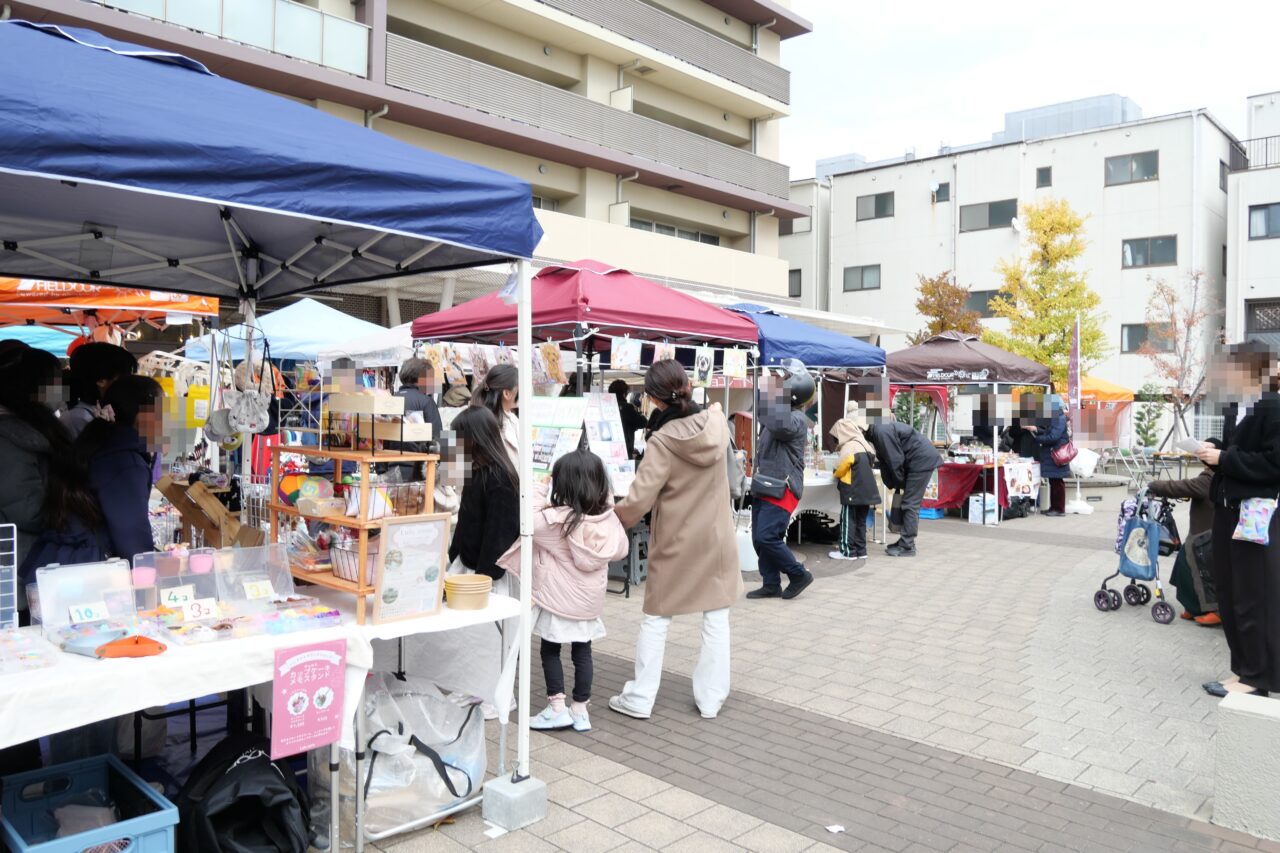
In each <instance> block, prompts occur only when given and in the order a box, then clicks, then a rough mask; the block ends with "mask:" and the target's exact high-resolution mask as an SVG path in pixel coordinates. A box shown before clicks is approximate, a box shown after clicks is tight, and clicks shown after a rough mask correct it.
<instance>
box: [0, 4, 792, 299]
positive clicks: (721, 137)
mask: <svg viewBox="0 0 1280 853" xmlns="http://www.w3.org/2000/svg"><path fill="white" fill-rule="evenodd" d="M5 8H6V9H7V10H9V11H10V13H11V14H12V16H13V17H18V18H26V19H29V20H34V21H42V22H48V23H57V24H65V25H73V26H82V27H88V28H91V29H94V30H97V31H99V32H102V33H104V34H106V35H109V36H112V37H115V38H119V39H123V40H127V41H132V42H137V43H142V44H146V45H151V46H155V47H160V48H164V49H169V50H174V51H177V52H180V53H183V54H186V55H189V56H192V57H194V58H196V59H198V60H200V61H201V62H203V63H205V64H206V65H207V66H208V67H209V68H210V70H212V71H213V72H214V73H216V74H220V75H222V76H225V77H228V78H231V79H234V80H238V81H240V82H243V83H247V84H249V85H252V86H256V87H259V88H262V89H266V90H270V91H272V92H275V93H278V94H281V95H285V96H288V97H290V98H293V99H296V100H300V101H303V102H305V103H309V104H312V105H314V106H315V107H316V108H317V109H321V110H324V111H326V112H329V113H331V114H334V115H337V116H340V117H342V118H345V119H348V120H350V121H352V122H359V123H363V124H364V125H366V126H369V127H372V128H374V129H376V130H378V131H380V132H382V133H386V134H388V135H391V136H394V137H396V138H398V139H401V140H404V141H405V142H408V143H411V144H414V145H419V146H422V147H423V148H428V149H431V150H433V151H437V152H440V153H442V154H446V155H449V156H452V157H456V158H459V159H463V160H468V161H471V162H474V163H478V164H480V165H483V166H487V167H491V168H494V169H498V170H501V171H504V172H507V173H509V174H512V175H516V176H518V177H520V178H522V179H524V180H526V181H528V182H529V183H530V184H532V186H533V193H534V199H533V201H534V205H535V207H537V208H539V210H538V218H539V219H540V221H541V223H542V226H543V228H544V230H545V232H546V236H545V238H544V239H543V241H542V243H541V244H540V245H539V247H538V249H537V260H539V261H541V262H543V263H550V262H560V261H567V260H574V259H577V258H581V257H594V258H598V259H600V260H604V261H607V262H609V263H613V264H616V265H618V266H620V267H626V268H628V269H631V270H632V271H634V272H637V273H640V274H643V275H648V276H652V277H655V278H657V279H659V280H664V281H667V282H670V283H674V284H687V285H692V286H696V287H698V288H699V289H701V290H708V291H718V292H732V293H735V294H736V293H742V294H749V295H758V296H764V297H776V298H781V299H784V300H785V297H786V294H787V288H788V283H787V264H786V263H785V262H784V261H782V260H780V259H779V258H778V257H777V254H778V228H779V223H780V222H785V221H789V220H790V219H791V218H794V217H796V216H804V215H807V213H808V210H807V209H806V208H805V207H803V206H802V205H799V204H796V203H795V202H792V201H791V200H790V194H789V172H788V169H787V167H786V166H785V165H784V164H782V163H781V162H779V161H778V134H779V127H780V125H781V123H782V120H783V119H784V118H785V117H786V116H787V114H788V111H789V106H788V105H789V102H790V100H791V97H790V94H791V92H790V77H789V74H788V72H787V70H786V69H785V68H783V67H782V66H781V65H780V64H779V50H780V44H781V41H782V40H783V39H786V38H792V37H796V36H800V35H803V34H804V33H806V32H808V31H810V29H811V26H810V24H809V23H808V22H807V21H806V20H805V19H804V18H802V17H800V16H799V15H797V14H796V13H795V12H793V11H792V10H791V9H790V8H789V3H788V1H787V0H357V2H346V0H304V2H294V0H182V2H178V0H109V2H97V0H94V2H86V0H9V2H8V3H7V5H6V7H5ZM175 97H181V93H175ZM502 280H503V276H502V275H501V274H500V273H498V272H496V271H494V272H489V273H486V272H483V271H482V272H480V273H468V274H459V275H456V276H451V277H450V276H444V277H428V278H423V279H419V280H414V281H406V282H403V283H402V284H401V285H399V286H398V289H393V290H388V289H387V288H385V287H380V288H379V289H376V290H367V291H365V292H363V293H362V294H356V295H352V296H351V297H350V298H349V299H348V300H347V302H349V303H350V304H349V305H344V307H346V308H348V310H353V313H357V314H359V315H361V316H364V317H366V318H367V319H372V320H377V321H382V322H392V323H395V322H399V321H401V320H408V319H411V318H412V317H413V316H416V315H417V314H420V313H423V312H424V311H426V310H431V309H433V308H435V307H437V306H439V305H445V306H447V305H449V304H451V303H453V302H455V301H461V300H463V299H465V298H469V297H470V296H473V295H477V294H478V293H479V292H483V291H485V290H488V289H491V288H494V287H497V286H499V285H500V284H501V282H502Z"/></svg>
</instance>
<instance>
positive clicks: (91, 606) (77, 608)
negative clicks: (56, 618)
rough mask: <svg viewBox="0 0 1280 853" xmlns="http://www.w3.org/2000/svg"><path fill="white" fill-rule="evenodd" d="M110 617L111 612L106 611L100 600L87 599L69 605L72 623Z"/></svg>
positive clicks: (77, 623) (105, 606)
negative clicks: (87, 600) (82, 602)
mask: <svg viewBox="0 0 1280 853" xmlns="http://www.w3.org/2000/svg"><path fill="white" fill-rule="evenodd" d="M110 617H111V614H110V613H108V612H107V605H106V604H105V603H104V602H101V601H89V602H85V603H84V604H76V605H73V606H72V607H71V624H72V625H79V624H80V623H82V622H100V621H102V620H103V619H108V618H110Z"/></svg>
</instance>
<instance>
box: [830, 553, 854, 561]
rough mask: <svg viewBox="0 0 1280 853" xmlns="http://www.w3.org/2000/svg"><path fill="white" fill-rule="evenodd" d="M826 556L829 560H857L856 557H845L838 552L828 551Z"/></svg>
mask: <svg viewBox="0 0 1280 853" xmlns="http://www.w3.org/2000/svg"><path fill="white" fill-rule="evenodd" d="M827 556H828V557H829V558H831V559H832V560H856V559H858V558H857V557H846V556H845V555H844V554H841V553H840V552H839V551H828V552H827Z"/></svg>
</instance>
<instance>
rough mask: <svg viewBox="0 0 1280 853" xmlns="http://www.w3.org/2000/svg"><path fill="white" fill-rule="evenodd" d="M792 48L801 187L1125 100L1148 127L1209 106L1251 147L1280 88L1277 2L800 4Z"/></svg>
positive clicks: (793, 142) (829, 0) (792, 140)
mask: <svg viewBox="0 0 1280 853" xmlns="http://www.w3.org/2000/svg"><path fill="white" fill-rule="evenodd" d="M792 5H793V7H794V8H795V9H796V11H798V12H799V13H800V14H801V15H804V16H805V17H806V18H808V19H809V20H810V21H812V22H813V25H814V29H813V32H812V33H810V34H809V35H805V36H800V37H798V38H794V39H789V40H787V41H785V42H783V52H782V61H783V64H784V65H785V66H786V67H787V68H789V69H790V70H791V97H792V115H791V117H790V118H788V119H787V120H786V121H784V122H783V123H782V159H783V160H784V161H785V162H786V163H787V164H788V165H790V166H791V177H792V178H793V179H794V178H806V177H812V176H813V164H814V161H815V160H816V159H818V158H820V157H829V156H835V155H838V154H847V153H850V152H855V151H856V152H857V153H859V154H862V155H864V156H866V157H867V159H869V160H879V159H883V158H886V157H896V156H900V155H901V154H903V153H904V152H906V151H907V150H908V149H911V148H914V149H915V151H916V154H917V155H918V156H921V157H923V156H927V155H931V154H935V153H936V152H937V148H938V145H939V144H942V143H945V144H950V145H960V144H964V143H969V142H980V141H983V140H987V139H990V138H991V134H992V133H993V132H994V131H997V130H1001V129H1003V127H1004V114H1005V113H1006V112H1011V111H1014V110H1020V109H1026V108H1028V107H1035V106H1041V105H1045V104H1053V103H1057V102H1060V101H1069V100H1074V99H1076V98H1083V97H1089V96H1092V95H1105V94H1111V93H1116V94H1119V95H1125V96H1127V97H1129V98H1131V99H1133V100H1134V101H1136V102H1137V104H1138V106H1139V107H1141V108H1142V112H1143V115H1144V116H1146V117H1148V118H1149V117H1152V116H1158V115H1165V114H1168V113H1173V112H1180V111H1183V110H1190V109H1194V108H1197V107H1205V108H1207V109H1208V110H1209V111H1210V112H1212V113H1213V114H1214V115H1215V116H1216V117H1217V118H1218V119H1219V120H1220V121H1222V122H1223V123H1224V124H1225V125H1226V126H1227V128H1228V129H1229V130H1230V131H1231V132H1232V133H1234V134H1236V135H1237V136H1238V137H1244V136H1245V135H1246V131H1247V128H1246V126H1245V103H1244V99H1245V97H1247V96H1248V95H1254V94H1258V93H1261V92H1271V91H1276V90H1280V62H1278V61H1277V57H1278V56H1280V42H1278V41H1277V38H1278V37H1280V3H1278V2H1276V0H1244V2H1240V3H1224V4H1221V5H1219V4H1206V3H1191V2H1187V3H1179V2H1176V0H1175V2H1168V0H1166V2H1160V3H1157V2H1151V0H1108V2H1097V0H1072V2H1067V3H1050V2H1044V0H1030V2H1028V0H1022V2H1016V1H1015V0H976V2H975V0H970V2H956V0H889V2H870V1H869V0H792Z"/></svg>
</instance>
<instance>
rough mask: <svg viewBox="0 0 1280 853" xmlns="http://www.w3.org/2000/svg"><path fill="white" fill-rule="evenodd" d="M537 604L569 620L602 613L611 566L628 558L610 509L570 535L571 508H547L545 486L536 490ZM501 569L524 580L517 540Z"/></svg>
mask: <svg viewBox="0 0 1280 853" xmlns="http://www.w3.org/2000/svg"><path fill="white" fill-rule="evenodd" d="M533 500H534V504H533V505H534V515H533V603H534V604H536V605H538V606H539V607H541V608H542V609H543V610H546V611H549V612H551V613H554V614H555V615H557V616H563V617H564V618H565V619H578V620H589V619H597V618H599V617H600V616H601V615H602V614H603V613H604V596H605V590H606V588H607V586H608V583H609V563H611V562H613V561H614V560H621V559H622V558H623V557H625V556H626V555H627V550H628V548H629V545H628V543H627V531H626V530H625V529H623V527H622V522H620V521H618V516H617V515H616V514H615V513H614V511H613V507H609V508H608V509H607V510H605V511H604V512H602V513H600V514H599V515H586V516H583V517H582V521H581V523H580V524H578V526H577V527H575V528H574V529H573V531H572V532H571V533H570V534H569V535H568V536H565V535H564V530H565V525H566V524H568V522H569V516H570V515H571V512H570V510H569V508H568V507H563V506H550V505H548V503H547V486H546V485H545V484H542V485H539V486H537V487H536V488H535V489H534V494H533ZM498 565H499V566H502V568H504V569H506V570H507V571H509V572H511V573H512V574H513V575H516V576H519V574H520V542H519V540H517V541H516V542H515V544H513V545H512V546H511V547H510V548H508V549H507V553H505V554H503V555H502V557H501V559H499V560H498Z"/></svg>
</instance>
